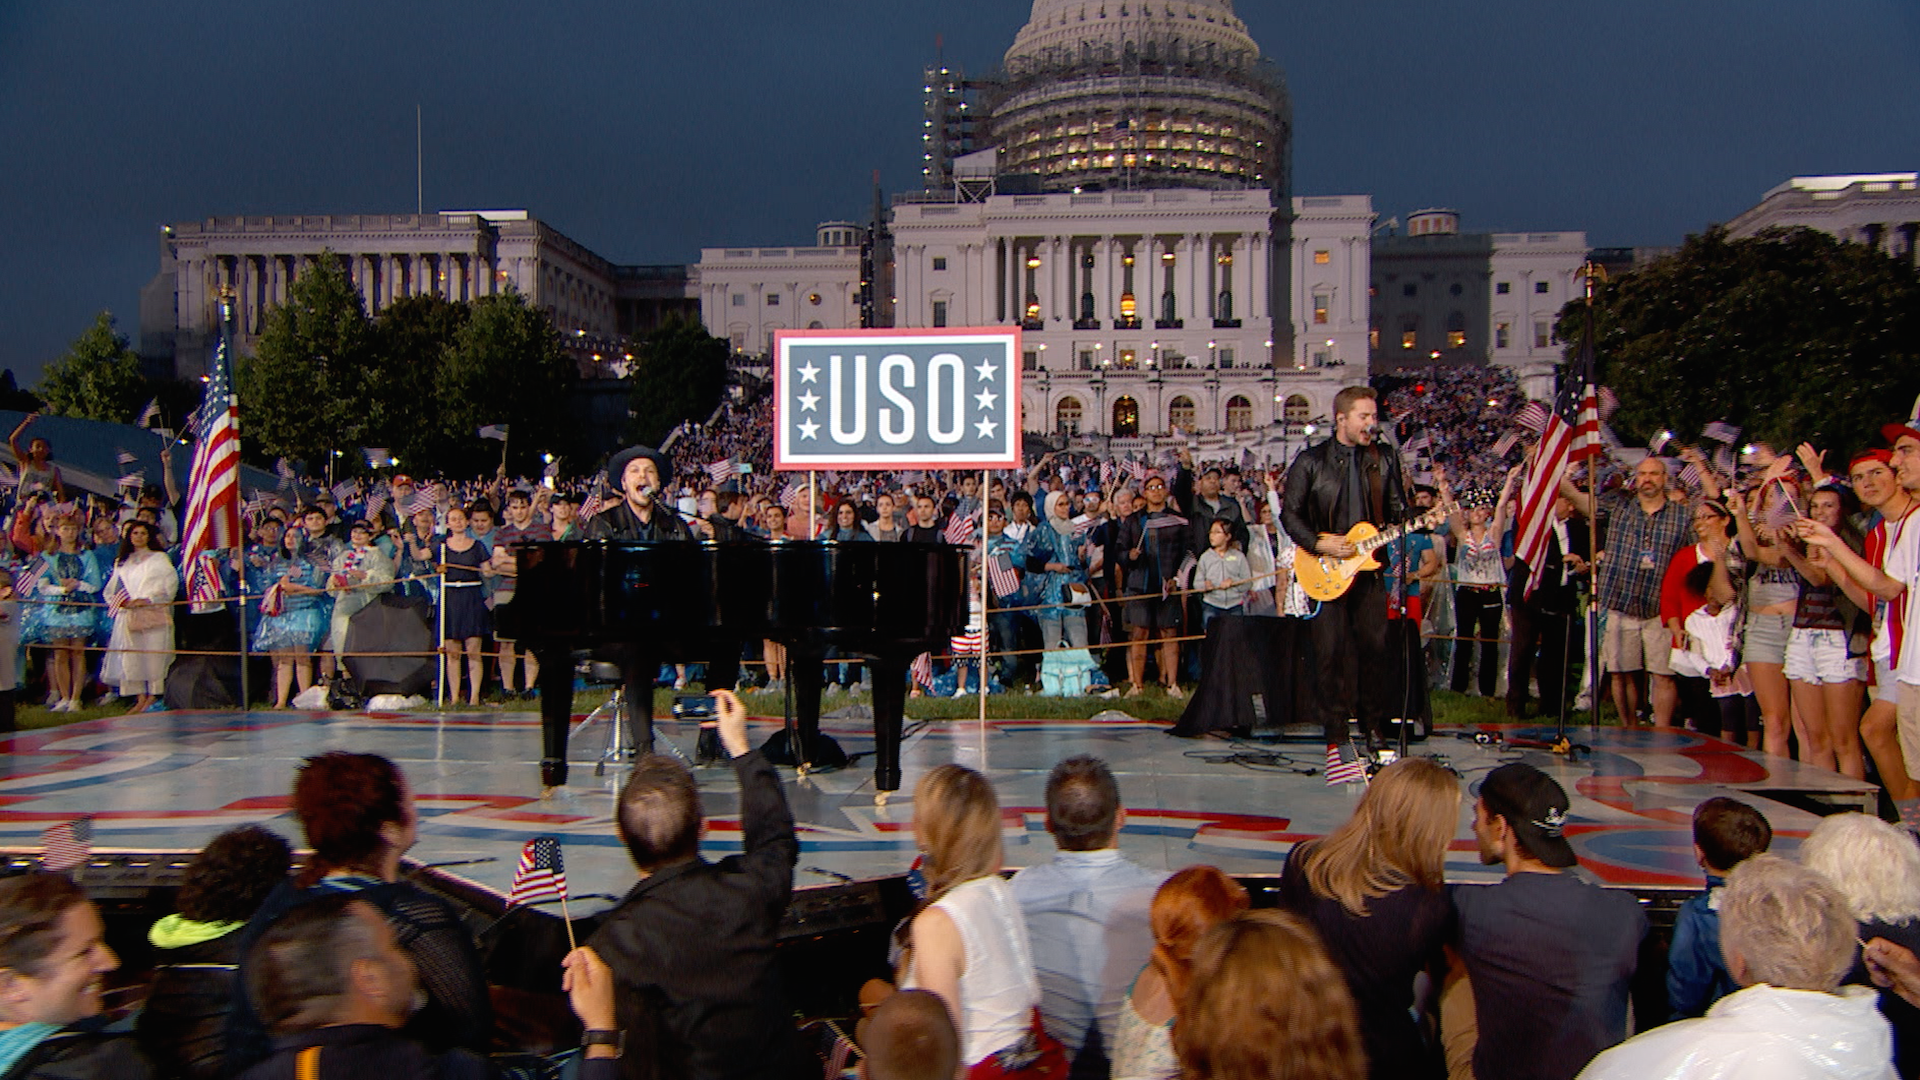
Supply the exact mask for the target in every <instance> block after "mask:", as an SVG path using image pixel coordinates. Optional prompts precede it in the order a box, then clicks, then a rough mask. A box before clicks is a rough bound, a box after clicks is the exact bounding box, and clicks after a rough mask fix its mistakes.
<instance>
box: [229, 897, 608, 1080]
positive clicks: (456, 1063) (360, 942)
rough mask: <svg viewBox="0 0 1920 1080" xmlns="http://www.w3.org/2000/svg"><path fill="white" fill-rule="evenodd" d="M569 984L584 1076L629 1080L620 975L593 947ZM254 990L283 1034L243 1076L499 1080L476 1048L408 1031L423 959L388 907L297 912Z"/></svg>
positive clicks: (320, 903)
mask: <svg viewBox="0 0 1920 1080" xmlns="http://www.w3.org/2000/svg"><path fill="white" fill-rule="evenodd" d="M565 967H566V972H565V976H564V978H563V980H562V984H563V987H564V989H565V990H566V991H567V996H568V999H569V1002H570V1003H571V1004H572V1006H573V1011H574V1014H575V1015H576V1016H577V1017H578V1018H579V1020H580V1023H581V1025H582V1026H583V1027H584V1028H585V1029H586V1031H587V1032H588V1033H589V1038H588V1042H589V1045H588V1046H587V1047H586V1050H585V1054H584V1057H585V1058H586V1060H585V1061H584V1062H582V1064H581V1067H580V1071H579V1075H580V1077H581V1080H614V1078H615V1077H617V1076H619V1075H620V1073H619V1062H618V1061H616V1060H615V1057H616V1055H617V1054H618V1050H619V1046H618V1042H619V1036H618V1033H617V1032H616V1031H614V1030H613V1023H614V1018H613V973H612V972H610V971H609V970H608V969H607V966H606V965H605V964H603V963H601V962H600V960H599V958H598V957H596V956H594V955H593V951H592V950H591V949H578V950H575V951H574V952H572V953H570V954H568V956H567V958H566V960H565ZM247 992H248V994H249V995H250V996H251V997H252V999H253V1000H254V1001H255V1002H256V1003H257V1004H258V1006H259V1009H260V1016H261V1018H262V1019H263V1020H264V1021H265V1022H266V1025H267V1029H268V1030H269V1031H271V1032H272V1033H273V1037H274V1039H273V1052H272V1056H271V1057H268V1058H267V1059H266V1060H264V1061H261V1062H259V1063H257V1064H255V1065H254V1066H253V1067H251V1068H249V1069H248V1070H247V1071H246V1072H244V1073H242V1074H241V1077H242V1080H336V1078H338V1080H348V1078H358V1077H379V1078H381V1080H497V1078H498V1077H499V1076H500V1073H499V1071H498V1070H496V1069H495V1068H494V1066H493V1064H492V1063H491V1062H490V1061H488V1060H487V1059H486V1058H485V1057H482V1056H480V1055H478V1054H475V1053H474V1052H472V1051H471V1050H464V1049H452V1050H447V1051H444V1052H440V1053H435V1052H434V1051H431V1050H428V1049H427V1048H426V1047H425V1046H422V1045H421V1044H420V1043H419V1042H417V1041H415V1040H414V1039H412V1038H409V1037H408V1036H407V1035H406V1034H405V1032H404V1030H403V1029H404V1028H406V1027H407V1026H408V1017H409V1016H410V1015H411V1014H412V1012H413V1010H414V1007H415V1004H416V1001H417V999H418V998H419V995H420V984H419V979H418V977H417V975H416V973H415V971H414V966H413V959H412V957H411V956H409V955H408V953H407V952H406V950H405V949H403V948H401V947H400V943H399V942H398V940H396V938H395V936H394V928H393V925H392V924H391V923H390V922H389V920H388V919H387V918H386V917H385V916H383V915H382V914H381V912H380V910H379V909H378V908H376V907H374V906H373V905H372V904H369V903H367V902H366V901H365V900H363V899H361V898H360V897H358V896H356V895H354V894H353V893H334V894H332V895H330V896H325V897H322V898H320V899H318V900H315V901H313V902H311V903H308V904H304V905H302V906H300V907H299V908H296V909H294V910H293V911H291V912H288V913H287V915H286V917H285V918H283V919H281V920H280V921H279V922H277V923H275V924H274V925H273V927H272V928H271V929H269V930H268V931H267V932H266V933H265V934H264V935H262V936H261V938H260V940H259V941H258V942H257V943H256V944H254V946H253V948H252V949H251V950H250V951H249V952H248V954H247Z"/></svg>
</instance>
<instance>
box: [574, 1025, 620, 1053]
mask: <svg viewBox="0 0 1920 1080" xmlns="http://www.w3.org/2000/svg"><path fill="white" fill-rule="evenodd" d="M589 1046H611V1047H613V1056H614V1057H616V1058H617V1057H620V1056H621V1055H622V1054H625V1053H626V1052H627V1033H626V1032H625V1031H622V1030H619V1029H617V1028H610V1029H603V1030H597V1031H596V1030H591V1029H590V1030H588V1031H586V1032H583V1033H582V1034H581V1036H580V1048H581V1049H582V1050H585V1049H586V1048H587V1047H589Z"/></svg>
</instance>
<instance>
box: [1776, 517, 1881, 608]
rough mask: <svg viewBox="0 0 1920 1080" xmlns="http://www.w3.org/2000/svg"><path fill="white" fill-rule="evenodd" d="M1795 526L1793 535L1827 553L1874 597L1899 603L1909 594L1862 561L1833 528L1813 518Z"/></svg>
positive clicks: (1799, 522) (1804, 519) (1870, 564)
mask: <svg viewBox="0 0 1920 1080" xmlns="http://www.w3.org/2000/svg"><path fill="white" fill-rule="evenodd" d="M1793 527H1794V532H1796V533H1797V534H1799V536H1800V538H1801V539H1803V540H1805V541H1806V542H1807V543H1808V544H1809V545H1812V546H1816V547H1820V548H1824V549H1825V550H1826V552H1827V557H1828V559H1829V560H1830V562H1829V565H1830V566H1832V567H1834V568H1836V569H1838V570H1839V571H1840V572H1841V573H1844V574H1846V575H1847V576H1848V577H1850V578H1852V579H1853V580H1854V581H1856V582H1858V583H1859V584H1860V585H1861V586H1862V587H1863V588H1865V589H1866V590H1867V591H1868V592H1870V593H1872V594H1873V595H1875V596H1877V597H1879V598H1880V599H1882V600H1898V599H1900V597H1901V596H1903V595H1905V594H1906V591H1907V587H1906V585H1905V584H1903V583H1901V582H1900V581H1897V580H1895V579H1894V578H1891V577H1888V576H1887V575H1886V574H1885V573H1884V572H1882V571H1881V570H1880V568H1879V567H1876V566H1874V565H1873V564H1872V563H1870V562H1868V561H1867V560H1865V559H1863V558H1861V557H1860V553H1859V552H1856V551H1854V550H1853V548H1851V547H1849V546H1847V542H1846V541H1845V540H1842V539H1840V537H1839V536H1838V535H1837V534H1835V533H1834V531H1833V530H1832V529H1829V528H1827V527H1826V526H1825V525H1822V524H1820V523H1819V522H1817V521H1814V520H1813V519H1812V518H1801V519H1800V520H1798V521H1796V522H1794V523H1793Z"/></svg>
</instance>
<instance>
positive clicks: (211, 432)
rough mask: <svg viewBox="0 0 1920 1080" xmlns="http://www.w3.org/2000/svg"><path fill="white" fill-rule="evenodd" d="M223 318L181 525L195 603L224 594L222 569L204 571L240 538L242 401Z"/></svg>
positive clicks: (197, 419)
mask: <svg viewBox="0 0 1920 1080" xmlns="http://www.w3.org/2000/svg"><path fill="white" fill-rule="evenodd" d="M222 322H223V325H222V330H221V334H220V342H219V344H218V345H217V346H215V348H214V350H213V367H212V370H210V371H209V372H208V373H207V396H206V397H205V398H204V399H203V400H202V401H201V402H200V408H199V410H198V411H197V412H195V413H194V417H193V428H194V430H195V431H196V432H198V433H199V437H200V441H199V442H198V443H197V444H195V446H194V448H193V472H192V474H191V475H190V477H189V478H188V480H187V520H186V525H185V526H184V527H183V528H182V529H181V530H180V535H181V544H180V565H182V566H185V567H188V568H190V569H189V570H188V572H187V575H186V577H187V599H188V600H189V601H191V602H193V603H194V604H195V605H196V609H198V606H200V605H206V604H211V603H215V602H218V601H220V600H222V599H224V597H223V596H222V593H223V592H224V590H223V589H222V588H221V585H220V575H219V574H217V573H212V574H210V573H205V572H203V571H204V568H205V566H206V561H207V560H206V558H205V557H206V556H210V555H211V554H212V553H213V552H215V551H219V550H223V549H226V548H231V547H233V546H235V545H237V544H238V543H239V542H240V408H239V404H240V403H239V400H238V399H237V398H235V397H234V394H233V371H232V367H231V365H230V364H229V362H228V357H227V335H226V331H225V327H224V315H223V316H222ZM196 571H202V572H196Z"/></svg>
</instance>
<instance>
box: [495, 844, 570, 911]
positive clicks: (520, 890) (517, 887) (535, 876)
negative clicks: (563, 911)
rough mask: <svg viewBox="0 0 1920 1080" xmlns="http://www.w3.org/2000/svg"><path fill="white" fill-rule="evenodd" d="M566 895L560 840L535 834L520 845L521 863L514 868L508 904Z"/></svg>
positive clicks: (538, 900) (560, 897) (554, 898)
mask: <svg viewBox="0 0 1920 1080" xmlns="http://www.w3.org/2000/svg"><path fill="white" fill-rule="evenodd" d="M566 898H567V871H566V867H565V866H564V865H563V864H562V862H561V859H560V841H559V840H557V839H555V838H554V837H551V836H536V837H534V838H533V839H531V840H529V841H527V843H526V846H525V847H522V848H521V849H520V865H519V866H518V867H516V868H515V869H514V871H513V891H512V892H510V893H508V894H507V903H509V904H536V903H539V902H540V901H542V900H565V899H566Z"/></svg>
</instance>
